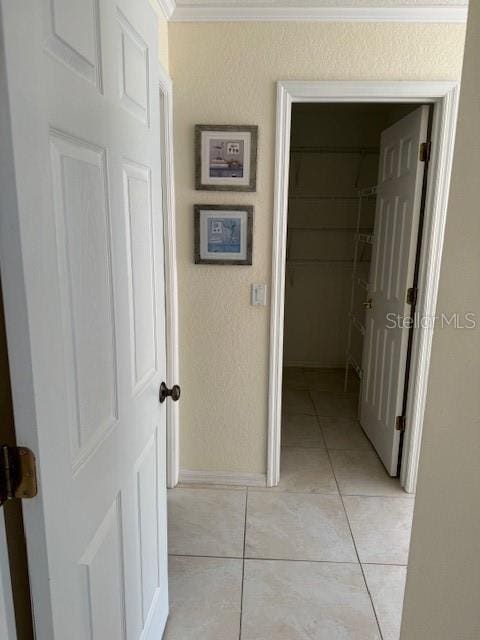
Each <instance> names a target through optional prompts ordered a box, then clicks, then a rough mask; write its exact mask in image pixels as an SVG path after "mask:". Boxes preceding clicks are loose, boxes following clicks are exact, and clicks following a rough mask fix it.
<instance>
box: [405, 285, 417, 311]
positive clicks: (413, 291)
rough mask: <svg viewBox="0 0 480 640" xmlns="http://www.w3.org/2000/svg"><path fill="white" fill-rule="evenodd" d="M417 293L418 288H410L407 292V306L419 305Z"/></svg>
mask: <svg viewBox="0 0 480 640" xmlns="http://www.w3.org/2000/svg"><path fill="white" fill-rule="evenodd" d="M417 293H418V289H417V287H410V288H409V289H408V290H407V304H410V305H411V306H412V307H414V306H415V305H416V304H417Z"/></svg>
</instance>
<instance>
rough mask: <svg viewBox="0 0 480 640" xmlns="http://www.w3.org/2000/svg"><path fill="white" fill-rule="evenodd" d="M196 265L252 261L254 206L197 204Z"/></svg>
mask: <svg viewBox="0 0 480 640" xmlns="http://www.w3.org/2000/svg"><path fill="white" fill-rule="evenodd" d="M194 216H195V264H244V265H250V264H252V235H253V207H252V206H251V205H239V206H235V205H215V204H196V205H194Z"/></svg>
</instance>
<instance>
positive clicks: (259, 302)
mask: <svg viewBox="0 0 480 640" xmlns="http://www.w3.org/2000/svg"><path fill="white" fill-rule="evenodd" d="M252 304H253V305H254V306H261V307H265V306H266V304H267V285H266V284H263V283H262V284H252Z"/></svg>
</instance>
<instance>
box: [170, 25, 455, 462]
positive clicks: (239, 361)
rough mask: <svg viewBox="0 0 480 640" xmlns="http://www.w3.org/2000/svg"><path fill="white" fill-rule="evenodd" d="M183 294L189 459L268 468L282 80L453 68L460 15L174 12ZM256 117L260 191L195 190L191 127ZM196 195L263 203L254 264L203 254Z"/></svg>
mask: <svg viewBox="0 0 480 640" xmlns="http://www.w3.org/2000/svg"><path fill="white" fill-rule="evenodd" d="M169 40H170V43H169V44H170V46H169V50H170V72H171V75H172V77H173V81H174V93H175V97H174V100H175V103H174V117H175V171H176V192H177V234H178V269H179V274H178V275H179V304H180V314H181V318H180V349H181V378H182V385H183V393H182V402H181V408H180V412H181V413H180V419H181V426H180V430H181V467H182V468H183V469H189V470H217V471H219V470H224V471H239V472H253V473H264V472H265V470H266V443H267V391H268V346H269V309H268V307H267V308H258V307H251V306H250V305H249V296H250V291H249V287H250V284H251V283H252V282H267V283H268V285H270V274H271V248H272V241H271V237H272V207H273V175H274V136H275V91H276V89H275V83H276V81H277V80H289V79H303V80H328V79H336V80H341V79H389V80H392V79H395V80H398V79H405V80H420V79H428V80H433V79H455V78H458V77H459V74H460V69H461V61H462V52H463V41H464V28H463V27H462V26H460V25H434V24H429V25H420V24H419V25H416V24H353V23H345V24H331V23H329V24H326V23H292V22H289V23H281V22H278V23H265V22H263V23H239V22H237V23H196V24H193V23H171V24H170V25H169ZM196 123H205V124H222V123H223V124H233V123H239V124H257V125H259V156H258V159H259V163H258V180H257V185H258V189H257V192H256V193H252V194H248V193H244V194H239V195H236V194H235V193H214V192H200V191H199V192H195V191H194V188H193V185H194V155H193V127H194V125H195V124H196ZM194 203H200V204H202V203H251V204H253V205H255V225H254V249H253V266H252V267H225V266H205V265H198V266H196V265H194V263H193V223H192V205H193V204H194Z"/></svg>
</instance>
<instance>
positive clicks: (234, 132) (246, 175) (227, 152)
mask: <svg viewBox="0 0 480 640" xmlns="http://www.w3.org/2000/svg"><path fill="white" fill-rule="evenodd" d="M257 136H258V127H256V126H246V125H228V126H227V125H226V126H222V125H204V124H197V125H196V127H195V188H196V189H203V190H210V191H255V190H256V188H257Z"/></svg>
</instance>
